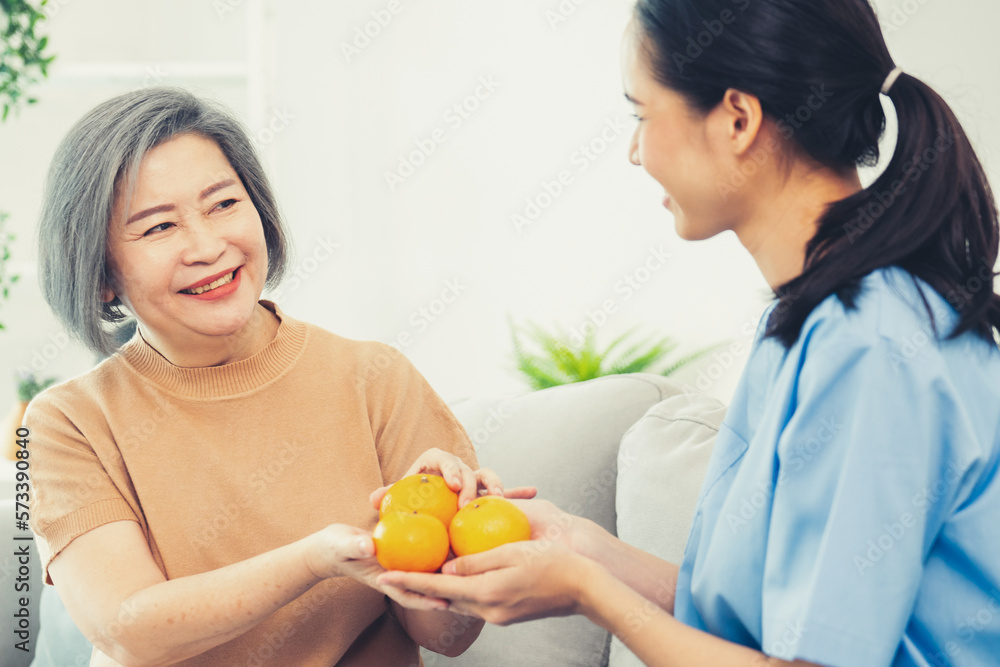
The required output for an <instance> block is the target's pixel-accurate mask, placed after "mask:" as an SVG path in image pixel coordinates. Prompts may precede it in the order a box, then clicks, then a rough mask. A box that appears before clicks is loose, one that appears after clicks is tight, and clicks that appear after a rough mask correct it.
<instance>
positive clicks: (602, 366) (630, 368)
mask: <svg viewBox="0 0 1000 667" xmlns="http://www.w3.org/2000/svg"><path fill="white" fill-rule="evenodd" d="M510 327H511V337H512V339H513V341H514V360H515V363H516V369H517V371H518V373H520V375H521V376H522V378H523V379H524V380H526V381H527V382H528V384H529V385H530V386H531V387H532V388H533V389H546V388H548V387H555V386H558V385H562V384H569V383H571V382H582V381H584V380H592V379H593V378H597V377H602V376H605V375H618V374H622V373H658V374H660V375H671V374H672V373H674V372H676V371H678V370H679V369H681V368H683V367H684V366H686V365H688V364H690V363H691V362H693V361H695V360H697V359H699V358H701V357H703V356H704V355H706V354H708V353H709V352H711V351H712V350H715V349H718V348H719V347H722V346H724V345H725V344H726V343H718V344H716V345H712V346H710V347H706V348H702V349H700V350H696V351H695V352H692V353H690V354H686V355H684V356H681V357H680V358H678V359H676V360H673V361H670V362H668V361H667V357H668V356H669V355H670V354H671V353H672V352H673V351H674V350H675V349H677V347H678V345H679V343H677V342H676V341H675V340H673V339H672V338H670V337H666V336H663V337H655V336H651V337H647V338H644V339H642V340H641V341H639V342H631V343H629V344H628V345H626V344H625V343H626V341H628V340H629V339H633V340H634V334H635V333H636V329H634V328H633V329H630V330H629V331H627V332H626V333H624V334H623V335H621V336H619V337H618V338H616V339H615V340H613V341H612V342H611V343H610V344H609V345H608V346H607V347H606V348H604V349H603V350H598V349H597V343H596V332H595V329H594V327H588V331H587V333H586V334H585V335H583V336H580V335H574V336H568V335H566V334H565V333H564V332H562V331H558V332H557V333H555V334H553V333H550V332H548V331H546V330H544V329H543V328H541V327H540V326H538V325H537V324H533V323H530V322H529V323H528V324H527V325H526V326H524V327H518V326H516V325H514V323H513V322H511V323H510ZM522 336H526V337H527V339H528V341H530V344H533V345H534V346H535V348H536V349H535V350H534V351H532V350H529V349H527V347H526V345H525V341H523V340H522ZM619 348H621V351H620V352H617V353H616V355H615V356H614V357H613V358H612V356H611V355H612V352H614V351H615V350H617V349H619Z"/></svg>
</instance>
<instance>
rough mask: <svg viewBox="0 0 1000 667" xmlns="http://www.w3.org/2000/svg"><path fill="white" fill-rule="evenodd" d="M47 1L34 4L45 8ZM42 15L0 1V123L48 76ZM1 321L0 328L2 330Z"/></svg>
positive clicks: (20, 0) (2, 280) (3, 234)
mask: <svg viewBox="0 0 1000 667" xmlns="http://www.w3.org/2000/svg"><path fill="white" fill-rule="evenodd" d="M45 2H46V0H41V2H40V3H37V4H38V6H39V7H44V6H45ZM43 18H45V15H44V14H43V13H42V12H41V11H39V10H38V8H37V7H36V6H35V5H34V4H32V3H30V2H27V1H26V0H0V105H2V106H3V111H2V112H0V121H5V120H7V116H8V115H9V114H10V110H11V109H17V108H18V105H20V103H21V102H22V101H24V102H26V103H27V104H35V103H36V102H37V101H38V100H37V99H35V98H34V97H28V96H27V95H26V91H27V90H28V88H29V87H30V86H32V85H33V84H35V83H38V81H39V76H38V75H39V74H40V75H41V77H43V78H44V77H47V76H48V75H49V69H48V68H49V65H50V64H51V63H52V61H53V60H55V56H46V55H45V48H46V47H47V46H48V43H49V38H48V37H44V36H39V35H38V34H37V33H36V32H35V28H36V27H37V25H38V22H39V21H40V20H42V19H43ZM6 225H7V214H6V213H4V212H3V211H0V300H6V299H8V298H9V297H10V287H11V285H13V284H14V283H16V282H17V278H18V277H17V276H16V275H8V274H7V269H6V266H7V261H8V260H9V259H10V244H11V242H12V241H13V240H14V235H13V234H11V233H10V232H8V231H7V229H6ZM3 328H4V326H3V323H2V322H0V329H3Z"/></svg>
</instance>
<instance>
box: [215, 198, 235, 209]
mask: <svg viewBox="0 0 1000 667" xmlns="http://www.w3.org/2000/svg"><path fill="white" fill-rule="evenodd" d="M238 201H239V200H238V199H226V200H225V201H221V202H219V203H218V204H217V205H216V207H215V208H217V209H218V210H220V211H225V210H226V209H227V208H232V207H233V206H235V205H236V202H238Z"/></svg>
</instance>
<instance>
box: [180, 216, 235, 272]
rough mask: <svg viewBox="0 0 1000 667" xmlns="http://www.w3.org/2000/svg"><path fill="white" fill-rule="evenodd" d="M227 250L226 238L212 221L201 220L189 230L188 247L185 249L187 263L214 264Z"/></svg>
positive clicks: (185, 261)
mask: <svg viewBox="0 0 1000 667" xmlns="http://www.w3.org/2000/svg"><path fill="white" fill-rule="evenodd" d="M224 252H226V240H225V239H224V238H223V237H222V236H221V235H220V234H219V230H218V229H217V228H215V227H214V226H213V225H212V223H210V222H205V221H199V222H194V223H192V224H191V225H190V226H189V227H188V230H187V247H186V248H185V250H184V257H183V260H184V263H185V264H212V263H214V262H215V261H216V260H217V259H219V258H220V257H222V254H223V253H224Z"/></svg>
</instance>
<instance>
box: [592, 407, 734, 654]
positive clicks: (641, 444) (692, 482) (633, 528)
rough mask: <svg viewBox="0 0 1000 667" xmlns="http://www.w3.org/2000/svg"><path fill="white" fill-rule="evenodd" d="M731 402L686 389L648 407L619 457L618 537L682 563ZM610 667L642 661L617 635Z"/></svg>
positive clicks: (630, 430)
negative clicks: (716, 444)
mask: <svg viewBox="0 0 1000 667" xmlns="http://www.w3.org/2000/svg"><path fill="white" fill-rule="evenodd" d="M725 416H726V406H725V405H724V404H722V403H720V402H719V401H717V400H715V399H713V398H709V397H708V396H705V395H702V394H698V393H694V392H682V393H677V394H675V395H673V396H669V397H668V398H666V399H664V400H663V401H661V402H659V403H657V404H656V405H654V406H653V407H651V408H650V409H649V411H648V412H647V413H646V414H645V415H643V417H642V418H641V419H639V420H638V421H637V422H636V423H635V424H634V425H633V426H632V427H631V428H630V429H629V430H628V432H627V433H626V434H625V436H624V437H623V438H622V442H621V447H620V449H619V456H618V463H619V467H618V483H617V497H616V507H617V509H618V522H617V526H618V537H619V538H620V539H621V540H622V541H624V542H628V543H629V544H632V545H634V546H636V547H639V548H640V549H642V550H643V551H646V552H648V553H651V554H654V555H656V556H659V557H660V558H662V559H663V560H666V561H669V562H671V563H677V564H678V565H679V564H680V562H681V560H682V559H683V557H684V547H685V545H686V544H687V538H688V532H689V531H690V529H691V522H692V520H693V519H694V510H695V504H696V502H697V500H698V494H699V493H700V491H701V484H702V480H703V479H704V477H705V469H706V468H707V467H708V460H709V458H710V456H711V453H712V445H713V444H714V442H715V437H716V435H717V434H718V432H719V426H720V425H721V424H722V420H723V419H724V418H725ZM608 664H609V665H610V667H639V666H640V665H642V662H641V661H640V660H639V659H638V658H636V657H635V655H634V654H632V652H631V651H629V650H628V649H627V648H625V645H624V644H622V643H621V642H620V641H619V640H618V639H617V638H614V639H613V640H612V643H611V651H610V656H609V660H608Z"/></svg>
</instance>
